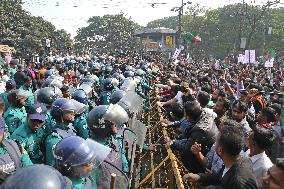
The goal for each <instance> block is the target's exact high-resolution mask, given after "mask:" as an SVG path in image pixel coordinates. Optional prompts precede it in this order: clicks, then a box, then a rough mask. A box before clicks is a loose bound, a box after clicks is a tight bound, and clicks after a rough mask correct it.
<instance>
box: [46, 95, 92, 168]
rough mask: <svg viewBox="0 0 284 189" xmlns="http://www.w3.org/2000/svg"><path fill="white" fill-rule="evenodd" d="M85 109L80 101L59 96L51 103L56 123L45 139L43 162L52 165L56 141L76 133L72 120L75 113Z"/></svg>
mask: <svg viewBox="0 0 284 189" xmlns="http://www.w3.org/2000/svg"><path fill="white" fill-rule="evenodd" d="M86 109H87V106H85V105H84V104H82V103H79V102H77V101H75V100H73V99H71V100H69V99H65V98H59V99H57V100H55V101H54V102H53V103H52V106H51V116H52V117H53V118H54V119H55V121H56V124H55V126H54V127H53V129H52V130H51V132H49V134H48V135H47V137H46V139H45V152H46V155H45V158H46V159H45V162H46V164H48V165H54V157H53V151H54V148H55V146H56V144H57V143H58V142H60V141H61V140H62V139H63V138H66V137H68V136H72V135H76V131H75V129H74V127H73V124H72V123H73V122H74V119H75V114H76V113H81V112H84V110H86Z"/></svg>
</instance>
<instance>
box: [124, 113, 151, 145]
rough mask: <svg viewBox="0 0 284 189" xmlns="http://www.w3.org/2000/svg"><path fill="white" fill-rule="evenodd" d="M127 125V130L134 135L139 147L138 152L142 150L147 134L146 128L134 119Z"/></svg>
mask: <svg viewBox="0 0 284 189" xmlns="http://www.w3.org/2000/svg"><path fill="white" fill-rule="evenodd" d="M128 124H129V128H130V129H131V130H132V131H133V132H134V133H135V134H136V136H137V145H138V146H139V147H140V150H142V148H143V145H144V141H145V137H146V133H147V127H146V126H145V125H144V124H143V123H142V122H141V121H139V120H137V119H136V118H135V117H134V118H132V119H130V120H129V121H128Z"/></svg>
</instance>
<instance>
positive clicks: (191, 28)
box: [147, 4, 284, 57]
mask: <svg viewBox="0 0 284 189" xmlns="http://www.w3.org/2000/svg"><path fill="white" fill-rule="evenodd" d="M263 6H264V5H263ZM263 6H252V5H244V4H234V5H228V6H224V7H222V8H218V9H214V10H203V12H204V14H196V11H194V10H192V8H191V10H189V11H187V14H186V15H184V16H183V17H182V25H183V31H184V32H191V33H193V34H199V35H200V36H201V37H202V40H203V42H202V43H200V44H189V47H188V50H189V51H190V52H191V53H193V54H196V55H200V54H204V55H208V54H212V55H215V56H217V57H224V56H227V55H228V54H232V53H238V52H242V50H241V49H239V46H240V38H242V37H245V38H247V45H246V49H255V50H256V52H257V54H258V55H260V54H262V52H263V51H264V50H265V49H270V48H276V49H277V50H278V53H280V54H284V52H283V51H284V49H283V42H284V41H283V39H284V28H283V25H284V8H266V9H265V11H263ZM199 8H200V7H199ZM255 19H258V20H256V21H257V22H255V23H253V22H252V20H255ZM147 26H148V27H167V28H171V29H176V28H177V26H178V18H177V16H174V17H167V18H164V19H159V20H154V21H152V22H150V23H148V25H147ZM269 27H272V34H271V35H268V33H267V30H268V28H269Z"/></svg>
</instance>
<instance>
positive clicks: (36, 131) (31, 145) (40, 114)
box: [11, 103, 47, 164]
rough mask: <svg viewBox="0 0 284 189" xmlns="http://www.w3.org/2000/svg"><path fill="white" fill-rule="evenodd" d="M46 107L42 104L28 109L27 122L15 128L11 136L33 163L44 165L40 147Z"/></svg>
mask: <svg viewBox="0 0 284 189" xmlns="http://www.w3.org/2000/svg"><path fill="white" fill-rule="evenodd" d="M46 111H47V109H46V107H45V106H44V105H43V104H40V103H38V104H34V105H33V106H31V107H30V109H29V112H28V117H27V122H26V123H25V124H24V125H22V126H20V127H19V128H17V129H16V130H15V131H14V133H13V134H12V136H11V139H12V140H15V141H16V142H17V143H18V144H19V145H21V147H23V148H24V149H25V150H26V151H27V153H28V154H29V156H30V159H31V161H32V162H33V163H35V164H36V163H37V164H39V163H44V156H43V152H42V151H41V148H40V145H41V144H42V140H43V138H44V135H45V130H44V129H43V128H42V127H43V124H44V121H45V118H46Z"/></svg>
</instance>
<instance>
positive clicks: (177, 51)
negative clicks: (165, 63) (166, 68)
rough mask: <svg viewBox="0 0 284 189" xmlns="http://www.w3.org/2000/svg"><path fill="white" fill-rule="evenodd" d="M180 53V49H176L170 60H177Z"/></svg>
mask: <svg viewBox="0 0 284 189" xmlns="http://www.w3.org/2000/svg"><path fill="white" fill-rule="evenodd" d="M180 52H181V49H176V51H175V53H174V55H173V57H172V59H173V60H176V59H177V58H178V56H179V54H180Z"/></svg>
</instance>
